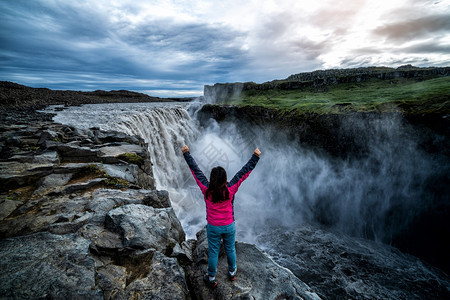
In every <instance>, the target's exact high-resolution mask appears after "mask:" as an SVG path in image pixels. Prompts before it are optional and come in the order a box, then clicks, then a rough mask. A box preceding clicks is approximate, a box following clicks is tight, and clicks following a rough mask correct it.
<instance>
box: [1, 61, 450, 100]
mask: <svg viewBox="0 0 450 300" xmlns="http://www.w3.org/2000/svg"><path fill="white" fill-rule="evenodd" d="M408 65H410V66H411V67H413V68H448V67H450V65H448V66H420V67H419V66H414V65H411V64H404V65H399V66H396V67H389V66H382V65H380V66H375V65H371V66H361V67H352V68H330V69H316V70H312V71H301V72H297V73H292V74H290V75H288V76H286V77H285V78H273V79H271V80H268V81H264V82H270V81H273V80H283V79H287V78H288V77H289V76H291V75H295V74H300V73H313V72H317V71H330V70H346V69H363V68H391V69H393V70H394V69H398V68H400V67H404V66H408ZM0 81H9V82H12V83H16V84H20V85H24V86H27V87H31V88H48V89H51V90H59V91H75V92H94V91H107V92H110V91H120V90H125V91H130V92H137V93H142V94H146V95H148V96H151V97H159V98H198V97H203V96H204V95H203V89H202V90H201V92H200V93H199V94H192V96H188V95H179V94H170V92H169V93H168V94H165V95H156V94H154V93H151V90H145V89H130V88H111V89H104V88H93V89H87V88H85V89H77V88H76V87H72V88H69V89H65V88H58V87H49V86H45V85H43V84H37V85H35V86H33V85H28V84H24V83H20V82H17V81H11V80H3V79H2V80H0ZM239 82H242V83H243V82H244V81H234V82H215V83H212V84H204V85H203V87H204V86H205V85H214V84H216V83H222V84H225V83H239ZM247 82H252V80H250V81H247ZM253 82H255V81H253ZM264 82H255V83H258V84H259V83H264ZM171 92H172V91H171Z"/></svg>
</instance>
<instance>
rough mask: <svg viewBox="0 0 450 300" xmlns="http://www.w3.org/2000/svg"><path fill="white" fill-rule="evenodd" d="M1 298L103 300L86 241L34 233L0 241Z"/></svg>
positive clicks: (72, 236)
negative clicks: (97, 286)
mask: <svg viewBox="0 0 450 300" xmlns="http://www.w3.org/2000/svg"><path fill="white" fill-rule="evenodd" d="M0 257H2V259H1V261H0V269H1V270H2V272H0V295H1V297H2V298H3V297H5V298H8V299H9V298H14V299H19V298H20V299H25V298H26V299H45V298H48V299H103V293H102V292H101V290H99V289H96V288H95V269H94V260H93V259H92V257H91V256H90V255H89V241H88V240H86V239H84V238H82V237H79V236H76V235H63V236H61V235H54V234H51V233H37V234H32V235H28V236H22V237H16V238H9V239H4V240H2V241H0Z"/></svg>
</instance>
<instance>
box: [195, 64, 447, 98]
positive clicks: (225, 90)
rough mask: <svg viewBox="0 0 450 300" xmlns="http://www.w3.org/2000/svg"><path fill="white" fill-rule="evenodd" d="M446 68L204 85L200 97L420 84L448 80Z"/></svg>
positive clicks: (353, 71)
mask: <svg viewBox="0 0 450 300" xmlns="http://www.w3.org/2000/svg"><path fill="white" fill-rule="evenodd" d="M449 75H450V67H442V68H416V67H412V66H403V67H399V68H397V69H393V68H384V67H381V68H375V67H373V68H358V69H336V70H324V71H322V70H319V71H314V72H306V73H299V74H294V75H291V76H289V77H288V78H286V79H283V80H273V81H269V82H264V83H261V84H256V83H254V82H244V83H242V82H237V83H216V84H214V85H213V86H209V85H205V87H204V97H205V99H206V101H207V102H208V103H216V102H223V101H226V100H227V99H229V98H233V97H236V96H238V95H239V94H240V93H241V92H242V91H249V90H271V89H280V90H294V89H301V88H312V89H314V90H317V89H319V90H320V89H321V88H323V87H326V86H329V85H335V84H342V83H353V82H363V81H367V80H370V79H372V78H376V79H381V80H393V79H398V78H414V79H417V80H424V79H427V78H431V77H439V76H449Z"/></svg>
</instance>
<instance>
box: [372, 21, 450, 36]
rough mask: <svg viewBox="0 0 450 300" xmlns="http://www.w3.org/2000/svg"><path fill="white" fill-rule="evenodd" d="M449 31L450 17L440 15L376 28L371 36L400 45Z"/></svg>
mask: <svg viewBox="0 0 450 300" xmlns="http://www.w3.org/2000/svg"><path fill="white" fill-rule="evenodd" d="M449 30H450V16H449V15H446V14H442V15H432V16H425V17H420V18H415V19H411V20H405V21H401V22H393V23H390V24H386V25H383V26H380V27H378V28H376V29H375V30H374V31H373V34H374V35H375V36H377V37H381V38H385V39H386V40H387V41H390V42H395V43H400V42H405V41H409V40H414V39H419V38H422V37H425V36H430V35H436V34H439V33H441V32H446V31H447V32H448V31H449Z"/></svg>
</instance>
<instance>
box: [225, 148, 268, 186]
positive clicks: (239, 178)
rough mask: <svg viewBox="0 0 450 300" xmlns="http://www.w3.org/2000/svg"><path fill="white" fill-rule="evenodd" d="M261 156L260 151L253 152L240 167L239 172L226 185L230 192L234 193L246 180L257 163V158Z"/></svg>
mask: <svg viewBox="0 0 450 300" xmlns="http://www.w3.org/2000/svg"><path fill="white" fill-rule="evenodd" d="M260 155H261V151H259V149H258V148H256V149H255V151H254V152H253V155H252V157H251V158H250V160H249V161H248V162H247V163H246V164H245V165H244V166H243V167H242V169H241V170H239V172H237V173H236V175H234V177H233V179H231V181H230V182H229V183H228V187H229V188H230V192H232V193H236V192H237V190H238V188H239V186H240V185H241V183H242V182H243V181H244V180H245V179H247V177H248V176H249V175H250V173H251V172H252V171H253V169H254V168H255V166H256V163H257V162H258V161H259V156H260Z"/></svg>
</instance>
